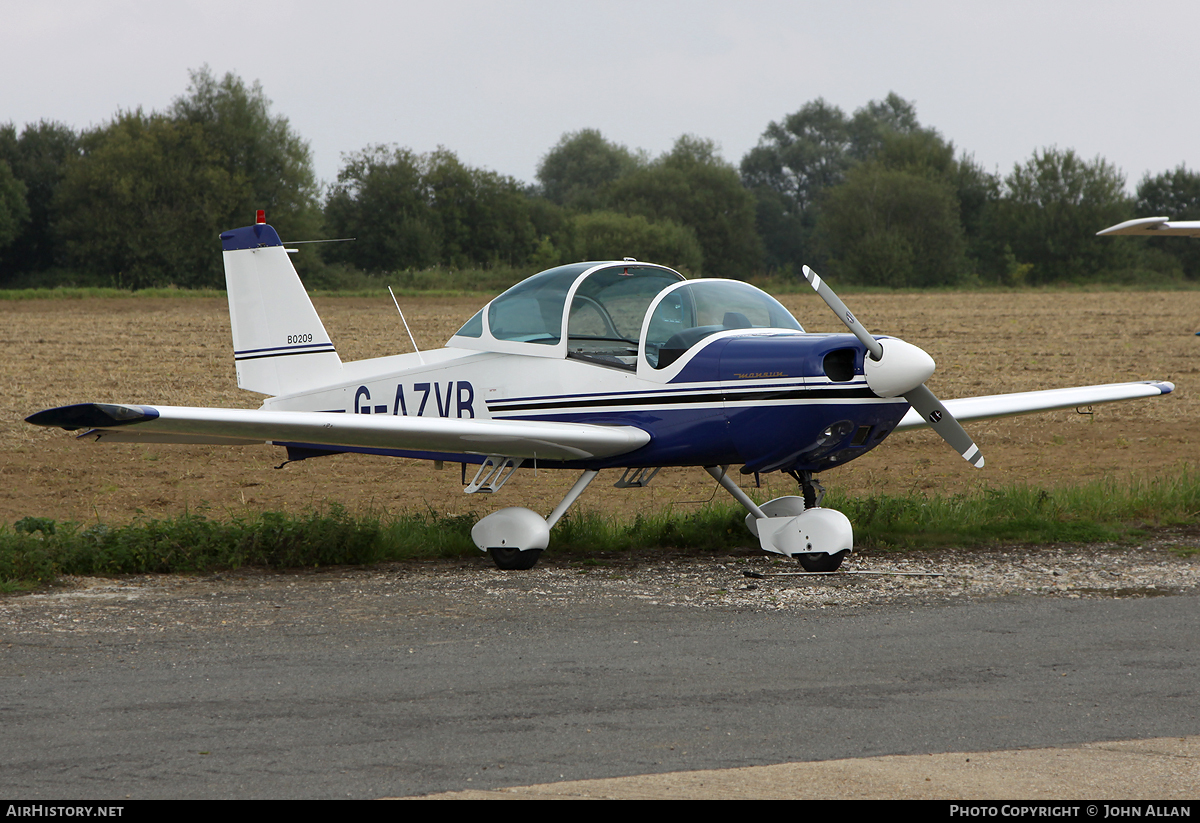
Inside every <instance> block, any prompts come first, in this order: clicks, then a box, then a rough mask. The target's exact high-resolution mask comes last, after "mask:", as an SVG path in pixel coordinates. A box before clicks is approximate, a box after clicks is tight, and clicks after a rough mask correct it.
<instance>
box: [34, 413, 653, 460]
mask: <svg viewBox="0 0 1200 823" xmlns="http://www.w3.org/2000/svg"><path fill="white" fill-rule="evenodd" d="M25 420H26V422H28V423H32V424H34V425H35V426H51V427H55V428H60V429H66V430H67V431H78V430H79V429H87V430H88V431H85V432H84V433H83V434H81V435H80V437H95V438H96V440H98V441H103V442H114V443H194V444H204V445H251V444H255V443H267V444H278V445H287V444H297V443H300V444H304V445H306V446H314V447H323V446H327V447H330V448H337V447H338V446H344V447H351V448H354V447H357V448H376V449H402V450H411V451H429V452H450V453H454V454H481V455H505V456H506V457H525V458H535V457H540V458H543V459H547V460H579V459H587V458H592V457H612V456H614V455H618V454H624V453H626V452H631V451H634V450H636V449H638V448H641V447H642V446H644V445H646V444H647V443H649V442H650V434H649V433H648V432H646V431H645V430H643V429H639V428H637V427H636V426H595V425H590V424H587V423H552V422H544V421H533V420H475V419H473V418H465V419H454V418H449V417H405V416H393V415H387V414H379V415H375V414H344V413H343V414H338V413H335V412H291V411H258V410H254V409H206V408H194V407H189V406H132V405H118V404H109V403H83V404H80V405H76V406H62V407H60V408H57V409H47V410H46V411H41V412H38V413H37V414H34V415H31V416H29V417H27V418H25Z"/></svg>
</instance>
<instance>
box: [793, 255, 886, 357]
mask: <svg viewBox="0 0 1200 823" xmlns="http://www.w3.org/2000/svg"><path fill="white" fill-rule="evenodd" d="M804 279H805V280H807V281H808V285H810V286H812V287H813V291H815V292H816V293H817V294H819V295H820V296H821V299H822V300H824V301H825V305H827V306H829V308H831V309H833V313H834V314H836V315H837V316H838V318H839V319H840V320H841V321H842V322H843V323H845V324H846V328H848V329H849V330H850V333H851V334H853V335H854V336H855V337H857V338H858V340H859V342H860V343H862V344H863V345H864V346H866V347H867V351H869V352H870V353H871V359H872V360H878V359H879V358H881V357H883V346H882V345H880V343H879V341H878V340H876V339H875V338H874V337H872V336H871V333H870V332H868V331H867V329H866V327H865V326H863V324H862V323H859V322H858V319H857V318H856V317H855V316H854V312H852V311H850V309H848V308H846V304H845V303H843V302H842V299H841V298H840V297H838V296H837V295H836V294H835V293H834V291H833V289H831V288H829V286H827V285H826V284H825V281H824V280H822V279H821V277H820V275H818V274H817V273H816V272H815V271H813V270H812V269H810V268H809V267H808V266H805V267H804Z"/></svg>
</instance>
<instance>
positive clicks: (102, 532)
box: [0, 471, 1200, 591]
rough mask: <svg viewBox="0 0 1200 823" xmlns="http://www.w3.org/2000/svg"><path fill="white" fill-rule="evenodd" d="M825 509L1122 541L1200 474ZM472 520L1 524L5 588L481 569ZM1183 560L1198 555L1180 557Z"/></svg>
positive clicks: (1022, 539)
mask: <svg viewBox="0 0 1200 823" xmlns="http://www.w3.org/2000/svg"><path fill="white" fill-rule="evenodd" d="M824 502H825V505H826V506H828V507H830V508H835V509H838V510H840V511H842V512H845V514H846V515H847V516H848V517H849V518H850V521H851V522H852V523H853V524H854V530H855V542H856V545H857V546H858V547H859V548H872V549H879V550H893V551H913V550H923V549H935V548H945V547H975V546H995V545H1002V544H1011V543H1034V544H1044V543H1096V542H1130V541H1134V540H1137V539H1139V538H1141V537H1143V536H1144V535H1145V533H1146V530H1148V529H1154V528H1159V527H1165V526H1178V525H1181V524H1182V525H1187V524H1193V523H1195V521H1196V517H1197V514H1200V476H1197V475H1195V474H1193V473H1192V472H1190V471H1184V472H1182V473H1181V474H1179V475H1178V476H1174V477H1165V478H1151V479H1131V480H1128V481H1124V482H1116V481H1104V482H1098V483H1090V484H1084V485H1077V486H1069V487H1064V488H1059V489H1050V490H1046V489H1039V488H1037V487H1034V486H1025V485H1015V486H1008V487H1003V488H999V489H983V490H980V491H977V492H972V493H970V494H961V495H951V496H945V497H938V496H934V497H925V496H923V495H921V494H916V493H914V494H909V495H902V496H892V495H871V496H868V497H861V498H849V497H846V496H845V495H843V494H839V493H837V492H831V493H830V494H829V495H828V496H827V497H826V499H825V501H824ZM744 518H745V512H743V511H742V510H741V509H740V508H739V507H737V506H733V505H720V504H710V505H708V506H705V507H703V508H701V509H699V510H696V511H689V512H683V511H672V510H669V509H667V510H664V511H662V512H660V513H658V514H653V515H644V514H639V515H637V516H636V517H635V518H633V520H629V519H628V518H625V519H619V518H615V517H606V516H603V515H600V514H597V513H595V512H588V511H587V510H582V511H581V510H576V511H574V512H572V513H570V514H569V515H568V516H567V517H564V518H563V519H562V520H561V521H560V522H559V524H558V525H556V526H555V528H554V531H553V533H552V536H551V540H552V550H553V551H554V552H555V553H556V554H568V555H570V554H574V555H582V556H585V557H588V556H595V555H597V554H607V553H614V552H634V551H639V550H653V549H663V548H672V549H688V550H692V551H701V552H725V551H730V550H733V549H747V548H749V549H756V548H757V545H756V541H755V539H754V538H753V537H752V536H751V535H750V533H749V532H748V531H747V530H746V528H745V525H744V523H743V520H744ZM475 521H476V517H475V515H472V514H467V515H457V516H445V515H440V514H438V513H437V512H433V511H428V512H415V513H413V512H409V513H399V514H393V515H389V514H380V513H366V514H353V513H351V512H349V511H347V510H346V509H345V508H343V507H341V506H338V505H331V506H330V507H329V508H328V510H326V511H309V512H306V513H303V514H298V515H297V514H287V513H283V512H261V513H257V514H237V515H233V516H231V517H229V518H228V519H225V520H213V519H209V518H208V517H206V516H204V515H203V514H198V513H186V514H183V515H180V516H178V517H175V518H168V519H163V520H158V519H149V518H143V519H139V520H136V521H134V522H132V523H129V524H127V525H123V526H110V525H108V524H105V523H97V524H94V525H90V526H83V525H81V524H78V523H69V522H67V523H60V522H56V521H54V520H52V519H49V518H42V517H25V518H22V519H21V520H18V521H17V522H16V523H14V524H13V525H12V526H11V527H8V526H3V525H0V590H7V591H12V590H16V589H25V588H31V587H37V586H43V585H46V584H48V583H51V582H53V581H54V580H55V579H56V578H57V577H59V576H61V575H64V574H71V575H100V576H103V575H113V574H144V573H148V572H208V571H215V570H219V569H237V568H240V567H243V566H259V567H267V568H274V569H282V568H305V567H307V568H313V567H320V566H332V565H366V564H372V563H379V562H383V561H387V560H406V559H431V558H449V557H472V556H474V557H477V556H478V549H476V548H475V546H474V544H473V543H472V542H471V537H470V532H471V527H472V526H473V525H474V523H475ZM1180 553H1181V554H1191V553H1195V548H1194V547H1193V548H1192V549H1190V550H1189V549H1188V548H1186V547H1185V548H1183V549H1181V550H1180Z"/></svg>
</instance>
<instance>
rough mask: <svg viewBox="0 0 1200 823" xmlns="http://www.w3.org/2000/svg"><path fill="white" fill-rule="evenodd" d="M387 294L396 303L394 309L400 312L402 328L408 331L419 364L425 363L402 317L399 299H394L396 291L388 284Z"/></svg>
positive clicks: (406, 322) (410, 330)
mask: <svg viewBox="0 0 1200 823" xmlns="http://www.w3.org/2000/svg"><path fill="white" fill-rule="evenodd" d="M388 294H390V295H391V296H392V302H393V303H395V304H396V311H398V312H400V322H401V323H403V324H404V330H405V331H406V332H408V339H409V340H411V341H412V344H413V351H415V352H416V353H417V359H418V360H420V361H421V365H422V366H424V365H425V358H424V357H422V356H421V350H420V349H418V348H417V340H416V338H415V337H413V333H412V329H410V328H409V327H408V321H407V320H405V319H404V312H402V311H400V301H399V300H397V299H396V293H395V292H394V291H392V287H391V286H388Z"/></svg>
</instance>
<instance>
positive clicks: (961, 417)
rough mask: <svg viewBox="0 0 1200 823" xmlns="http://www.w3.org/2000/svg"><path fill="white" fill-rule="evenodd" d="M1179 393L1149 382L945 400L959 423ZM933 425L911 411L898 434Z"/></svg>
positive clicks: (1168, 385)
mask: <svg viewBox="0 0 1200 823" xmlns="http://www.w3.org/2000/svg"><path fill="white" fill-rule="evenodd" d="M1174 390H1175V384H1174V383H1167V382H1165V381H1157V380H1147V381H1145V382H1141V383H1106V384H1104V385H1102V386H1077V387H1075V388H1070V389H1047V390H1046V391H1029V392H1017V393H1015V394H992V395H987V396H985V397H962V398H959V399H958V400H945V401H943V405H945V407H946V409H947V410H948V411H949V412H950V413H951V414H952V415H954V418H955V419H956V420H958V421H959V422H966V421H969V420H991V419H995V418H997V417H1014V416H1016V415H1018V414H1032V413H1034V412H1041V411H1053V410H1054V409H1070V408H1074V407H1076V406H1094V405H1097V404H1099V403H1113V402H1116V401H1118V400H1133V399H1135V398H1138V397H1157V396H1158V395H1160V394H1170V393H1171V392H1172V391H1174ZM923 426H929V422H928V421H926V420H925V419H924V418H923V417H921V415H920V414H918V413H917V410H916V409H909V410H908V414H906V415H904V417H903V419H901V421H900V423H899V424H898V425H897V426H896V428H895V429H894V431H903V430H904V429H919V428H921V427H923Z"/></svg>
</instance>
